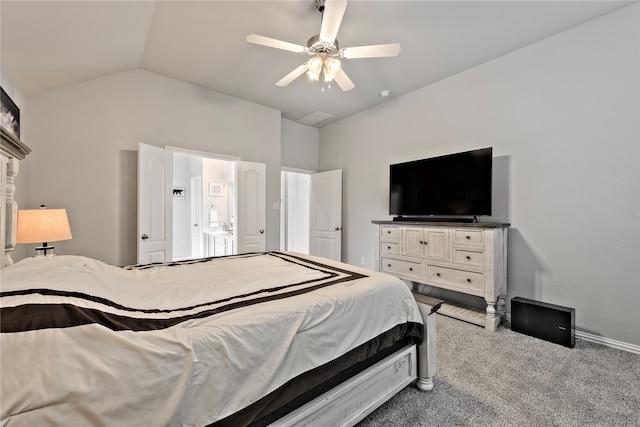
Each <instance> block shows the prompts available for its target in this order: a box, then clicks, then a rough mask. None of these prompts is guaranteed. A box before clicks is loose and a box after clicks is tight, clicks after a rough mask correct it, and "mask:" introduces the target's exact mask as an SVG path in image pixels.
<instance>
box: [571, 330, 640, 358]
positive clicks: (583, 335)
mask: <svg viewBox="0 0 640 427" xmlns="http://www.w3.org/2000/svg"><path fill="white" fill-rule="evenodd" d="M576 337H579V338H580V339H582V340H584V341H589V342H592V343H596V344H601V345H604V346H607V347H611V348H617V349H618V350H624V351H628V352H630V353H635V354H640V345H635V344H630V343H627V342H622V341H617V340H613V339H611V338H605V337H601V336H598V335H593V334H589V333H587V332H582V331H576Z"/></svg>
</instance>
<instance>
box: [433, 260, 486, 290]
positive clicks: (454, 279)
mask: <svg viewBox="0 0 640 427" xmlns="http://www.w3.org/2000/svg"><path fill="white" fill-rule="evenodd" d="M427 282H433V283H438V284H440V285H443V287H448V288H449V289H453V290H456V289H461V290H464V292H466V293H469V294H473V295H479V296H482V295H483V294H484V275H483V274H482V273H476V272H474V271H465V270H457V269H454V268H447V267H440V266H437V265H429V266H427Z"/></svg>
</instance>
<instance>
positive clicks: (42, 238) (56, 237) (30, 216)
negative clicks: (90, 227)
mask: <svg viewBox="0 0 640 427" xmlns="http://www.w3.org/2000/svg"><path fill="white" fill-rule="evenodd" d="M17 234H18V235H17V238H16V243H42V244H43V245H42V246H43V248H47V247H48V246H47V243H48V242H58V241H60V240H70V239H71V228H70V227H69V219H68V218H67V210H66V209H27V210H19V211H18V233H17ZM39 249H42V248H39ZM44 252H45V253H46V249H45V251H44Z"/></svg>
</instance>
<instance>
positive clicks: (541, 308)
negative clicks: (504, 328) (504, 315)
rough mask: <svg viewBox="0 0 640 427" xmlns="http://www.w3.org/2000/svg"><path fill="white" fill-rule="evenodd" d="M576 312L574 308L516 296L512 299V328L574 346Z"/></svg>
mask: <svg viewBox="0 0 640 427" xmlns="http://www.w3.org/2000/svg"><path fill="white" fill-rule="evenodd" d="M575 312H576V311H575V309H573V308H569V307H562V306H560V305H555V304H548V303H545V302H540V301H535V300H531V299H527V298H521V297H515V298H512V299H511V330H512V331H514V332H520V333H521V334H525V335H530V336H532V337H536V338H540V339H543V340H545V341H550V342H553V343H556V344H560V345H563V346H565V347H573V346H574V345H575V343H576V339H575Z"/></svg>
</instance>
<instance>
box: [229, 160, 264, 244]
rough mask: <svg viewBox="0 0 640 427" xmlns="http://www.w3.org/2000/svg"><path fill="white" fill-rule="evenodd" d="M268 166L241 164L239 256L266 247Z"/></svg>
mask: <svg viewBox="0 0 640 427" xmlns="http://www.w3.org/2000/svg"><path fill="white" fill-rule="evenodd" d="M266 171H267V167H266V165H265V164H264V163H253V162H238V163H237V175H236V176H237V179H238V197H237V201H238V209H237V210H236V212H238V218H237V227H236V230H237V233H238V234H237V238H238V240H237V242H238V251H237V252H238V253H239V254H242V253H247V252H262V251H264V250H265V248H266V200H267V197H266V192H267V181H266V176H267V172H266Z"/></svg>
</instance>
